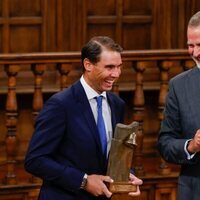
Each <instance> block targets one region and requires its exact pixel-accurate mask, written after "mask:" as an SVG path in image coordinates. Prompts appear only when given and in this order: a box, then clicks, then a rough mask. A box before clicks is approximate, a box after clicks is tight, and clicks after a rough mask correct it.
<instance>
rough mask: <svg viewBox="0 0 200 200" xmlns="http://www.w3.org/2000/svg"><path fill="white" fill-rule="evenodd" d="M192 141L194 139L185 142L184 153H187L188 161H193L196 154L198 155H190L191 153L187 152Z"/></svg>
mask: <svg viewBox="0 0 200 200" xmlns="http://www.w3.org/2000/svg"><path fill="white" fill-rule="evenodd" d="M191 140H192V139H189V140H187V141H186V142H185V145H184V151H185V153H186V155H187V159H188V160H191V159H192V158H193V157H194V156H195V154H196V153H193V154H190V153H189V152H188V150H187V145H188V142H189V141H191Z"/></svg>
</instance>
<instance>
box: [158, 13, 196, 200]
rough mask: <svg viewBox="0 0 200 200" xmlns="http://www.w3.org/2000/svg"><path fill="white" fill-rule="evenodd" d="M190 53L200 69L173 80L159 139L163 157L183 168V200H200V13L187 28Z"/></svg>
mask: <svg viewBox="0 0 200 200" xmlns="http://www.w3.org/2000/svg"><path fill="white" fill-rule="evenodd" d="M187 44H188V51H189V54H190V55H191V57H192V58H193V59H194V61H195V62H196V64H197V66H196V67H194V68H193V69H190V70H188V71H186V72H183V73H181V74H179V75H177V76H176V77H174V78H172V79H171V80H170V83H169V93H168V96H167V99H166V106H165V111H164V120H163V121H162V124H161V130H160V134H159V138H158V150H159V152H160V153H161V155H162V157H163V158H164V159H165V160H166V161H168V162H172V163H175V164H179V165H181V172H180V177H179V180H178V199H179V200H199V199H200V11H199V12H197V13H196V14H194V15H193V16H192V17H191V19H190V21H189V24H188V29H187Z"/></svg>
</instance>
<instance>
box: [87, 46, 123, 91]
mask: <svg viewBox="0 0 200 200" xmlns="http://www.w3.org/2000/svg"><path fill="white" fill-rule="evenodd" d="M121 68H122V59H121V54H120V53H119V52H115V51H110V50H105V49H104V50H103V51H102V53H101V55H100V61H99V62H97V63H96V64H92V63H91V62H90V61H89V62H88V63H87V66H86V73H85V78H86V81H87V83H88V84H89V85H90V86H91V87H92V88H93V89H94V90H95V91H96V92H98V93H102V92H103V91H109V90H111V89H112V86H113V83H114V82H115V81H116V80H117V79H118V78H119V76H120V74H121Z"/></svg>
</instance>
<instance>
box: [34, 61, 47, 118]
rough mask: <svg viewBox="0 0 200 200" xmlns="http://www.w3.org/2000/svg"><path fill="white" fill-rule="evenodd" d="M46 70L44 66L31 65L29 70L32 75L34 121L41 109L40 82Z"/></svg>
mask: <svg viewBox="0 0 200 200" xmlns="http://www.w3.org/2000/svg"><path fill="white" fill-rule="evenodd" d="M45 69H46V66H45V65H44V64H32V65H31V70H32V72H33V74H34V93H33V116H34V119H35V118H36V117H37V115H38V113H39V112H40V110H41V109H42V107H43V95H42V81H43V77H42V76H43V74H44V71H45Z"/></svg>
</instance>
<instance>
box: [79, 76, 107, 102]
mask: <svg viewBox="0 0 200 200" xmlns="http://www.w3.org/2000/svg"><path fill="white" fill-rule="evenodd" d="M80 82H81V84H82V86H83V88H84V90H85V93H86V95H87V98H88V100H90V99H94V98H95V97H96V96H99V94H98V93H97V92H96V91H95V90H94V89H93V88H91V87H90V86H89V85H88V84H87V82H86V81H85V79H84V77H83V75H82V76H81V78H80ZM100 95H102V96H103V97H104V98H106V92H105V91H104V92H102V93H101V94H100Z"/></svg>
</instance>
